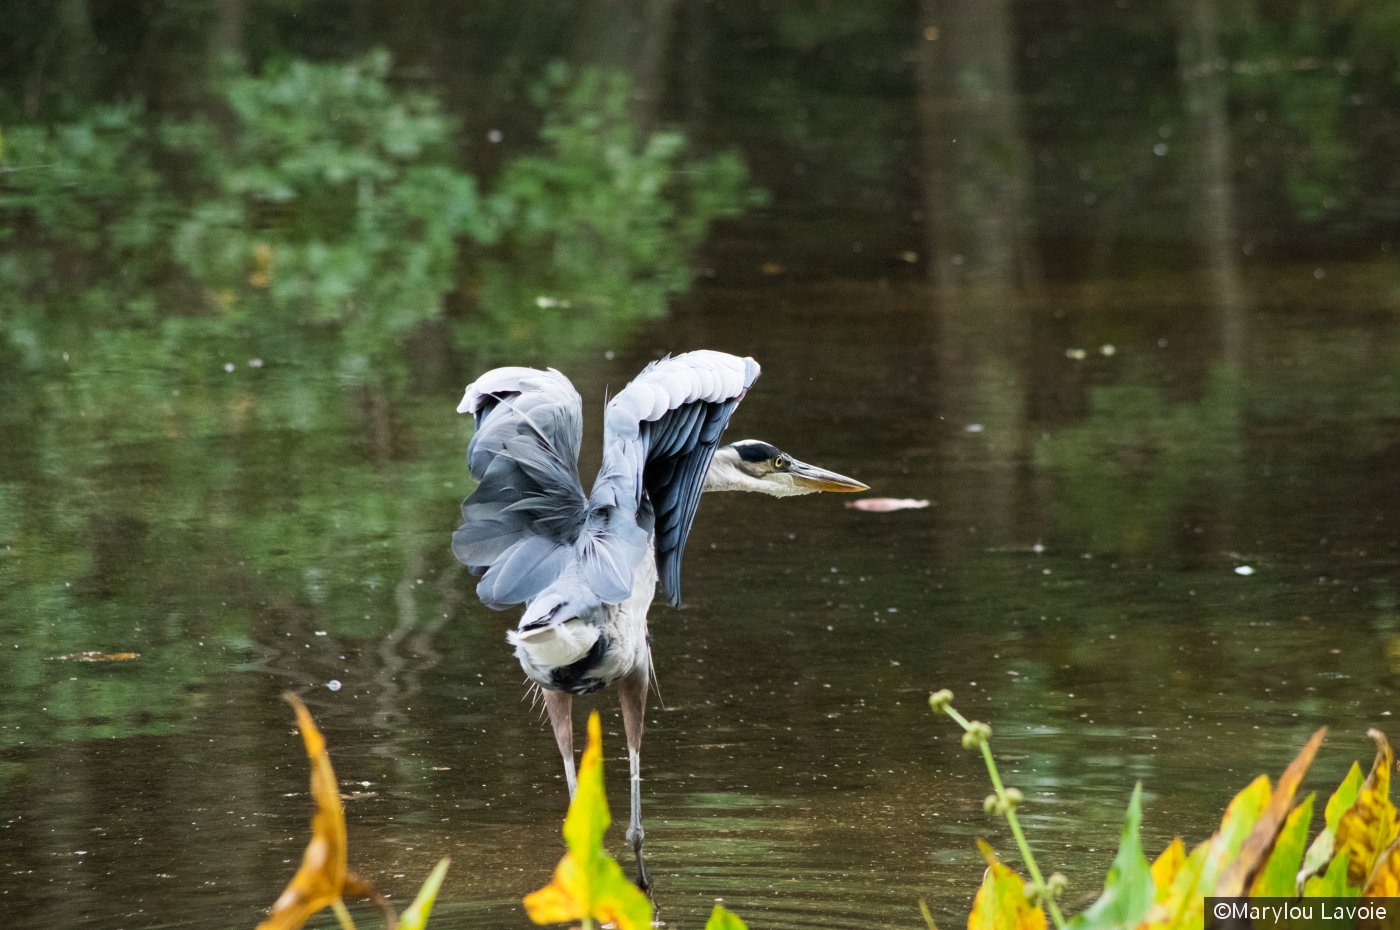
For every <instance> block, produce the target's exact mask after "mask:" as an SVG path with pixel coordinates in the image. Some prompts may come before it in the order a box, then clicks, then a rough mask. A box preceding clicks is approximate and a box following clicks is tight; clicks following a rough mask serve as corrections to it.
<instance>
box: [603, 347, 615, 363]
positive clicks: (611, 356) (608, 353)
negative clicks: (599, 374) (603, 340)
mask: <svg viewBox="0 0 1400 930" xmlns="http://www.w3.org/2000/svg"><path fill="white" fill-rule="evenodd" d="M603 358H605V359H607V360H608V361H610V362H611V361H612V360H613V359H615V358H617V353H616V352H614V351H613V350H612V349H609V350H608V351H606V352H604V353H603Z"/></svg>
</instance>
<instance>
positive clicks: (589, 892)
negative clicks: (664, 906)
mask: <svg viewBox="0 0 1400 930" xmlns="http://www.w3.org/2000/svg"><path fill="white" fill-rule="evenodd" d="M611 822H612V815H611V813H610V812H609V811H608V799H607V795H606V794H605V793H604V791H603V726H602V722H601V720H600V719H599V717H598V714H597V713H596V712H595V713H593V714H590V715H589V717H588V747H587V748H586V749H585V750H584V752H583V759H582V760H581V762H580V764H579V773H578V788H577V789H576V790H575V791H574V799H573V801H572V802H570V804H569V813H568V816H566V817H565V818H564V840H565V842H566V843H567V844H568V847H569V851H568V853H567V854H565V856H564V858H563V859H561V860H560V861H559V865H558V866H557V867H556V868H555V870H554V877H553V879H552V880H551V881H550V883H549V884H548V885H546V886H545V887H544V888H541V889H540V890H539V891H536V892H535V893H533V894H531V895H527V896H526V898H525V911H526V913H528V914H529V915H530V919H531V920H533V921H534V922H535V923H537V924H551V923H566V922H569V921H574V920H584V919H592V920H597V921H599V922H601V923H609V924H612V925H613V926H614V927H616V928H618V930H647V928H648V927H650V925H651V917H652V908H651V902H650V901H648V900H647V897H646V895H644V894H642V892H641V891H639V890H638V889H637V886H636V885H634V884H632V883H631V882H630V881H628V880H627V877H626V876H625V875H623V874H622V867H621V866H619V865H618V864H617V861H616V860H615V859H613V857H612V856H609V855H608V854H607V853H606V852H604V851H603V835H604V833H605V832H606V831H607V829H608V824H609V823H611Z"/></svg>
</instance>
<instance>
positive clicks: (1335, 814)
mask: <svg viewBox="0 0 1400 930" xmlns="http://www.w3.org/2000/svg"><path fill="white" fill-rule="evenodd" d="M1365 780H1366V776H1365V775H1363V774H1361V763H1360V762H1353V763H1352V764H1351V770H1350V771H1348V772H1347V777H1346V778H1344V779H1342V783H1341V784H1340V785H1338V786H1337V790H1336V791H1334V792H1332V797H1330V798H1328V799H1327V810H1326V811H1324V812H1323V817H1324V818H1325V819H1326V821H1327V829H1329V830H1332V831H1335V830H1336V829H1337V825H1338V824H1339V823H1341V822H1342V815H1343V814H1345V813H1346V812H1347V811H1349V810H1351V808H1352V805H1353V804H1355V803H1356V799H1357V798H1358V797H1360V796H1361V785H1362V784H1363V783H1364V782H1365Z"/></svg>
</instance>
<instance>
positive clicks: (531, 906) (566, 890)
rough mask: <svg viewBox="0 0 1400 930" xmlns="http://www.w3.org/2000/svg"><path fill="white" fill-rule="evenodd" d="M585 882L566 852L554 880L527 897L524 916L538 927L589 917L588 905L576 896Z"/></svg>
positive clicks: (557, 867) (556, 868)
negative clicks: (576, 892)
mask: <svg viewBox="0 0 1400 930" xmlns="http://www.w3.org/2000/svg"><path fill="white" fill-rule="evenodd" d="M584 884H585V879H584V878H583V876H582V873H581V871H580V869H579V867H578V864H577V863H575V862H574V858H573V855H572V854H569V853H565V854H564V858H563V859H560V860H559V865H557V866H555V868H554V878H553V880H552V881H550V883H549V884H548V885H545V886H544V887H543V888H541V889H540V890H539V891H536V892H534V893H533V894H528V895H526V896H525V913H527V914H529V915H530V919H531V920H533V921H534V922H535V923H537V924H562V923H568V922H569V921H571V920H582V919H583V918H585V917H587V916H589V914H588V902H587V901H586V900H581V899H580V898H579V897H577V896H576V895H575V893H574V892H575V890H576V889H579V888H580V887H582V886H583V885H584Z"/></svg>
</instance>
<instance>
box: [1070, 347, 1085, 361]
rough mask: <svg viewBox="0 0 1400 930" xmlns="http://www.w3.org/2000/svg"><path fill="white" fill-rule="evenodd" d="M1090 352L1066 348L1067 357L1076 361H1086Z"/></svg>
mask: <svg viewBox="0 0 1400 930" xmlns="http://www.w3.org/2000/svg"><path fill="white" fill-rule="evenodd" d="M1088 354H1089V353H1088V352H1085V351H1084V350H1083V349H1065V358H1072V359H1074V360H1075V361H1076V362H1082V361H1084V359H1085V357H1087V356H1088Z"/></svg>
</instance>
